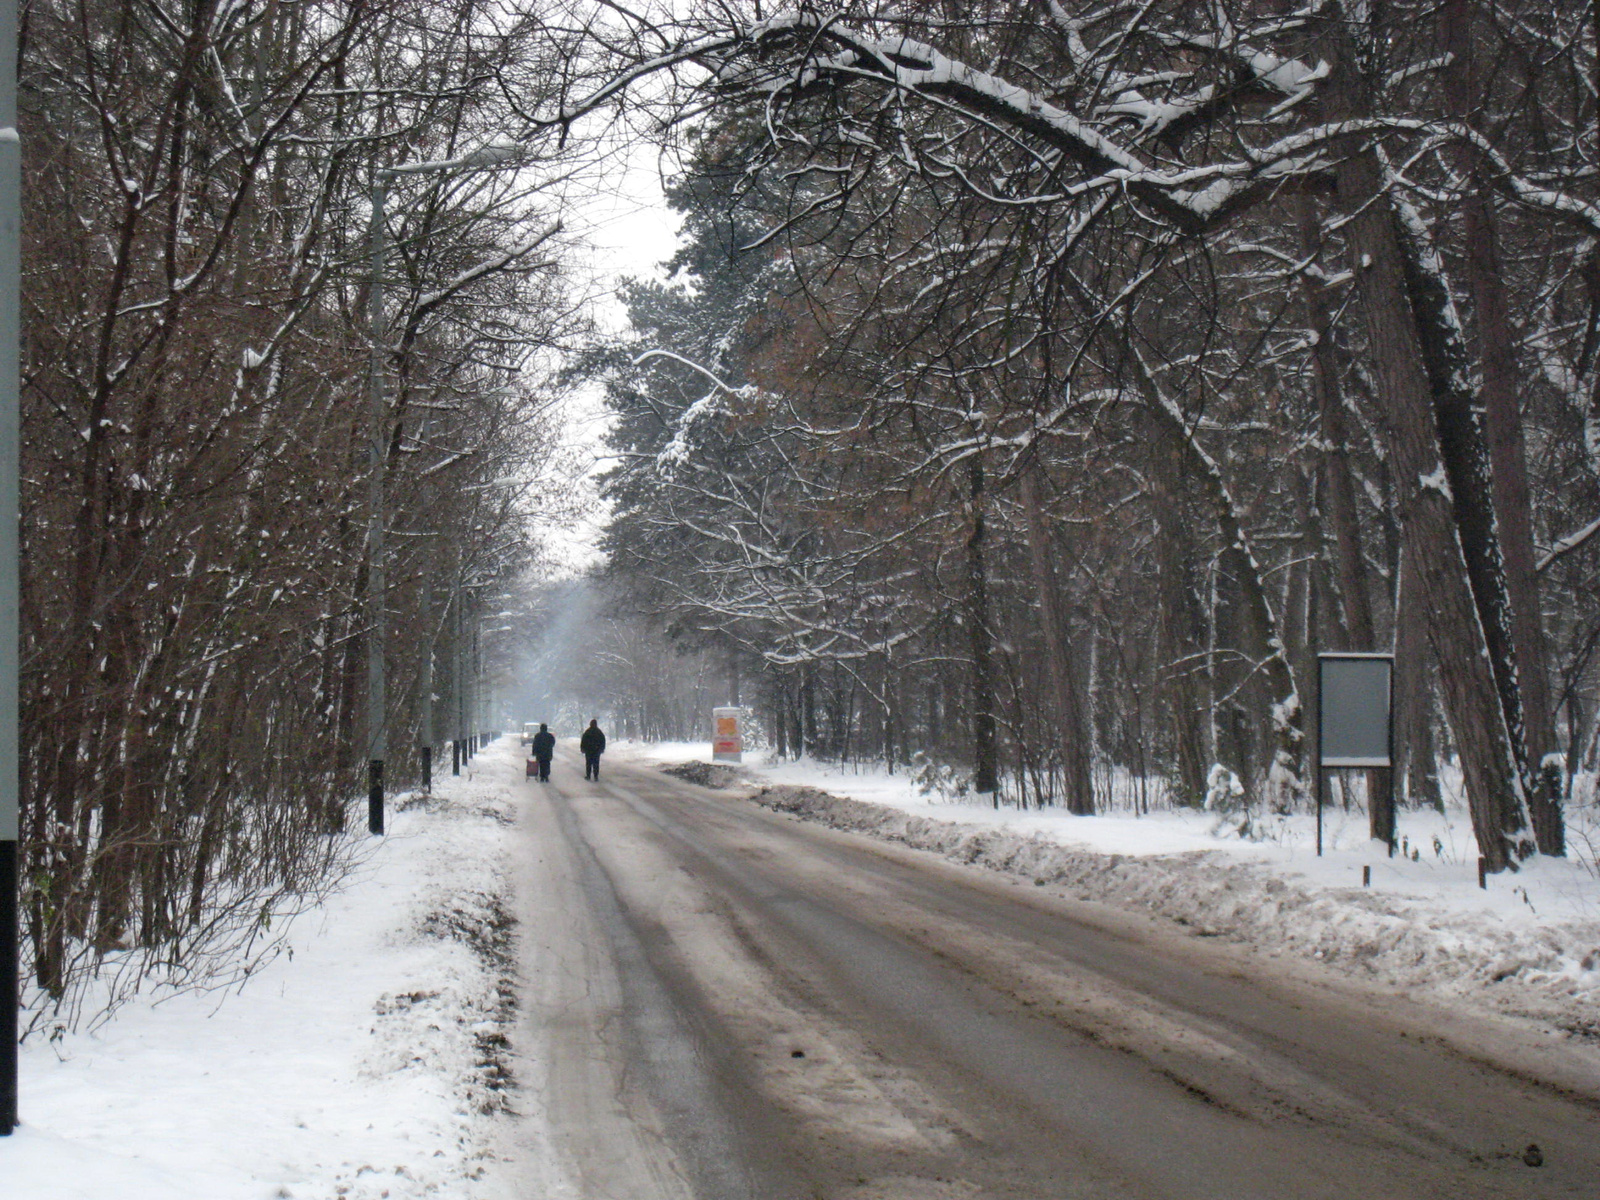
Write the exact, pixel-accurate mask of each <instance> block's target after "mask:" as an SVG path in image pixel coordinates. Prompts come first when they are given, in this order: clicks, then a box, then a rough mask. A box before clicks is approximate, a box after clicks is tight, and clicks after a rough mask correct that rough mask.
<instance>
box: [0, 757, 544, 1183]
mask: <svg viewBox="0 0 1600 1200" xmlns="http://www.w3.org/2000/svg"><path fill="white" fill-rule="evenodd" d="M520 771H521V767H520V761H519V760H518V759H517V757H516V754H515V747H514V746H510V745H509V743H508V742H502V743H500V744H499V745H497V746H495V747H491V748H490V750H488V751H486V752H485V753H484V754H482V755H480V756H479V757H478V759H477V760H476V762H475V763H474V764H473V767H472V768H471V769H470V770H469V773H468V774H465V775H463V776H462V777H461V778H459V779H452V778H450V777H448V776H446V777H445V778H444V779H442V780H440V781H439V786H438V789H437V794H436V795H435V796H434V797H433V798H431V799H429V798H424V797H417V796H412V797H401V798H399V799H398V802H397V803H394V804H392V805H391V808H390V812H389V823H388V824H389V836H388V837H386V838H385V839H383V840H382V841H381V842H378V841H374V842H373V843H372V844H371V848H370V851H369V852H368V854H367V855H366V857H365V858H364V860H363V861H362V862H361V864H360V866H359V867H358V868H357V870H356V871H355V873H354V874H353V875H352V876H351V877H350V878H348V879H347V880H346V881H345V882H344V885H343V887H342V888H341V889H339V890H338V891H336V892H335V893H334V894H333V895H332V896H331V897H330V898H329V899H328V901H327V902H326V904H324V905H323V906H322V907H321V908H320V909H316V910H313V911H311V912H309V913H306V914H305V915H303V916H302V917H300V918H299V919H298V920H297V921H296V922H295V924H294V925H293V926H292V927H291V929H290V931H289V936H288V949H287V951H286V953H285V954H283V955H282V956H280V957H279V958H278V959H276V960H275V961H273V962H271V963H268V964H267V965H266V966H265V967H263V968H262V969H261V970H260V971H258V972H257V973H256V974H255V976H254V977H253V978H252V979H251V980H250V981H249V982H248V983H247V984H246V985H245V986H244V987H243V988H241V989H235V990H230V991H229V992H227V993H222V994H218V993H209V994H202V993H181V994H176V995H167V996H164V997H162V996H155V997H147V998H143V999H139V1000H135V1001H133V1002H131V1003H129V1004H128V1005H126V1006H125V1007H124V1008H122V1009H121V1010H120V1011H119V1012H118V1013H117V1015H116V1017H115V1019H113V1020H112V1021H110V1022H108V1023H106V1024H104V1025H103V1026H101V1027H100V1028H99V1029H97V1030H95V1031H93V1032H87V1031H86V1032H80V1033H66V1032H61V1031H57V1033H56V1036H55V1037H54V1038H53V1039H51V1038H48V1037H46V1036H43V1035H38V1036H35V1037H33V1038H30V1039H29V1041H28V1042H27V1043H25V1044H24V1046H23V1051H22V1063H21V1109H22V1118H23V1122H24V1124H23V1126H22V1127H21V1128H20V1129H18V1130H17V1132H16V1133H15V1134H14V1135H13V1136H12V1137H10V1138H5V1139H0V1181H3V1182H0V1194H3V1195H4V1197H5V1200H235V1198H237V1200H410V1198H414V1197H442V1196H448V1197H451V1198H452V1200H480V1198H488V1197H498V1196H502V1195H504V1194H506V1189H504V1188H503V1187H501V1185H500V1182H499V1180H498V1179H497V1178H496V1176H495V1174H494V1171H495V1165H496V1159H495V1158H494V1156H493V1154H492V1152H490V1151H488V1150H486V1149H485V1147H487V1146H490V1145H492V1144H493V1143H494V1141H495V1139H496V1137H497V1134H498V1130H499V1127H500V1123H501V1117H500V1114H501V1113H502V1112H503V1111H505V1110H506V1108H507V1107H508V1105H507V1096H508V1094H509V1093H508V1088H509V1086H510V1083H511V1081H510V1079H509V1075H508V1073H507V1070H506V1067H505V1063H504V1057H505V1055H504V1051H505V1048H506V1033H505V1031H506V1027H507V1025H508V1024H509V1022H510V1020H511V1018H512V1016H513V1012H512V1010H513V1007H514V1003H515V992H514V987H513V982H512V978H511V976H512V964H511V957H510V956H511V953H512V950H511V939H512V934H513V930H512V926H511V921H510V918H509V916H508V912H509V909H508V900H507V891H508V887H509V884H508V873H507V867H508V856H509V852H510V849H511V846H512V830H511V828H510V823H511V820H512V796H513V794H514V792H513V788H514V786H515V784H516V782H517V781H518V779H519V776H520ZM361 816H364V813H359V814H358V813H357V812H356V811H355V809H354V808H352V819H359V818H360V817H361Z"/></svg>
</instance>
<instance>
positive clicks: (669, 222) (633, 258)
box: [547, 130, 680, 573]
mask: <svg viewBox="0 0 1600 1200" xmlns="http://www.w3.org/2000/svg"><path fill="white" fill-rule="evenodd" d="M618 132H619V134H620V132H621V131H620V130H618ZM666 168H667V169H668V170H669V171H670V169H671V165H670V162H667V163H666ZM662 170H663V160H662V158H661V152H660V149H659V147H657V146H655V145H654V144H652V143H650V142H648V141H646V140H644V139H642V138H635V139H629V140H626V141H624V140H622V138H621V137H620V136H619V137H618V138H617V139H616V145H615V148H614V149H613V150H612V151H611V152H610V153H609V154H608V155H607V156H606V157H605V158H604V159H603V160H602V162H601V163H600V164H599V165H598V166H597V167H596V169H595V170H594V171H593V172H592V173H591V174H590V175H589V177H588V178H586V179H584V180H582V181H578V182H575V183H574V184H572V185H570V187H569V188H568V190H567V195H566V197H565V200H564V204H563V211H562V220H563V222H564V223H565V226H566V228H567V229H568V230H570V231H571V232H572V233H573V234H575V235H577V236H579V237H581V238H582V240H583V241H584V242H586V243H587V244H588V246H589V247H590V248H591V249H590V253H589V254H588V255H587V256H580V257H579V259H578V260H577V262H576V263H575V264H574V265H575V271H576V273H577V275H578V278H577V279H576V280H575V282H576V283H577V286H578V288H579V289H580V290H582V291H585V292H587V293H588V294H589V295H590V296H591V297H592V298H593V299H592V304H593V316H594V319H595V321H596V323H597V325H598V327H599V330H600V332H602V333H622V332H623V331H624V330H625V329H626V327H627V317H626V314H625V313H624V311H623V309H622V306H621V304H620V303H618V302H617V300H616V289H617V285H618V284H619V283H620V282H621V280H622V279H623V278H626V277H634V278H652V277H654V278H660V277H661V275H662V272H661V270H660V267H659V264H660V263H662V262H663V261H665V260H666V259H668V258H670V257H672V255H673V253H674V252H675V251H676V249H677V247H678V225H679V223H680V218H679V217H678V216H677V214H675V213H673V212H672V211H671V210H670V209H669V208H668V207H667V204H666V200H665V198H664V197H663V195H662V191H661V174H662ZM606 420H607V416H606V413H605V411H604V405H603V402H602V400H601V397H600V394H599V391H598V389H597V390H595V391H594V392H593V393H590V394H586V395H580V396H578V397H576V398H575V399H574V401H573V402H572V403H571V405H570V406H569V410H568V412H567V414H566V422H565V431H566V436H567V438H568V439H569V440H570V442H571V443H572V444H573V445H574V446H575V447H576V448H577V449H578V450H579V452H580V453H583V452H595V451H598V449H599V444H600V438H601V435H602V434H603V433H604V430H605V424H606ZM606 465H607V463H606V461H605V460H601V459H596V461H595V463H594V466H593V468H592V470H591V472H590V478H591V479H592V476H593V474H594V473H595V472H598V471H600V470H604V469H605V467H606ZM584 482H585V484H587V483H588V482H589V480H588V479H586V480H585V481H584ZM604 520H605V512H604V510H603V509H602V508H601V507H600V505H599V501H598V498H596V501H595V504H594V506H593V508H592V509H591V515H590V516H589V518H588V519H586V520H583V521H580V522H578V523H577V524H576V525H574V526H571V527H556V528H551V529H549V530H547V542H548V544H549V546H550V550H551V552H552V555H553V556H554V557H555V559H556V561H557V562H558V563H560V564H562V565H563V566H564V567H565V568H566V570H567V571H570V572H572V573H577V572H580V571H582V570H585V569H586V568H588V567H591V566H593V565H595V564H596V563H597V562H598V561H599V555H598V554H597V553H596V552H595V550H594V542H595V539H596V537H597V535H598V534H599V531H600V527H601V525H602V524H603V523H604Z"/></svg>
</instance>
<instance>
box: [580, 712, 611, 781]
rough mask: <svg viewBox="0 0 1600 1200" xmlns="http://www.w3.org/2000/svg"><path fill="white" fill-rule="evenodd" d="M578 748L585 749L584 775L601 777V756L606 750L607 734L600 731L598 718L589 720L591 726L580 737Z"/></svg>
mask: <svg viewBox="0 0 1600 1200" xmlns="http://www.w3.org/2000/svg"><path fill="white" fill-rule="evenodd" d="M578 749H579V750H582V751H583V777H584V778H585V779H599V778H600V756H601V755H602V754H604V753H605V752H606V735H605V734H603V733H601V732H600V721H599V719H598V718H596V719H594V720H592V721H590V722H589V728H587V729H585V730H584V731H583V736H582V737H580V738H579V739H578Z"/></svg>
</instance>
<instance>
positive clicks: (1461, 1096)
mask: <svg viewBox="0 0 1600 1200" xmlns="http://www.w3.org/2000/svg"><path fill="white" fill-rule="evenodd" d="M612 757H613V758H614V757H615V756H612ZM527 787H528V789H529V791H530V792H531V793H534V800H533V802H532V803H530V804H528V805H527V806H526V808H525V810H524V811H525V820H524V832H525V834H526V837H527V853H526V856H525V858H524V863H523V867H524V875H523V878H522V879H521V880H520V881H519V884H520V892H521V897H522V905H523V920H524V929H525V930H526V931H527V932H526V942H527V944H526V958H527V961H526V976H527V978H528V980H529V988H530V994H529V996H528V997H527V1005H526V1016H525V1027H524V1029H523V1030H522V1035H521V1041H522V1044H523V1045H524V1047H525V1048H526V1053H527V1054H528V1056H529V1060H530V1061H529V1062H528V1063H526V1064H525V1066H524V1069H523V1072H522V1074H523V1077H524V1079H525V1080H527V1082H528V1084H529V1086H530V1087H532V1088H534V1089H535V1090H536V1091H538V1092H540V1093H541V1095H542V1101H543V1103H542V1105H541V1107H542V1108H543V1109H545V1110H546V1111H547V1112H548V1114H549V1118H548V1127H547V1128H545V1129H543V1130H542V1131H541V1132H540V1134H539V1140H540V1143H541V1144H540V1145H539V1146H537V1147H533V1146H530V1147H528V1148H527V1153H528V1158H529V1161H530V1163H532V1162H534V1161H537V1160H544V1161H545V1162H547V1163H548V1162H550V1161H551V1160H553V1161H554V1162H555V1163H556V1164H558V1166H557V1167H556V1168H555V1169H554V1170H551V1169H550V1168H549V1167H546V1168H544V1169H543V1170H541V1171H540V1172H538V1174H539V1177H538V1178H536V1179H530V1189H536V1190H530V1191H529V1192H528V1195H529V1196H530V1197H533V1196H550V1197H553V1198H554V1197H563V1196H566V1197H581V1198H583V1200H599V1198H607V1200H657V1198H660V1200H676V1198H679V1197H694V1198H703V1200H723V1198H734V1197H740V1198H743V1197H750V1198H752V1200H755V1198H759V1200H780V1198H788V1197H794V1198H801V1197H806V1198H810V1197H826V1198H829V1200H901V1198H904V1200H912V1198H916V1200H969V1198H970V1200H979V1198H993V1200H1001V1198H1012V1197H1016V1198H1027V1200H1046V1198H1048V1200H1079V1198H1084V1200H1087V1198H1091V1197H1092V1198H1106V1200H1110V1198H1116V1200H1144V1198H1146V1197H1163V1198H1166V1197H1170V1198H1172V1200H1205V1198H1209V1197H1216V1198H1219V1200H1221V1198H1227V1200H1245V1198H1252V1197H1259V1198H1262V1200H1286V1198H1289V1197H1329V1198H1330V1200H1333V1198H1337V1200H1353V1198H1356V1197H1374V1198H1378V1197H1381V1198H1383V1200H1412V1198H1422V1197H1441V1198H1443V1197H1450V1198H1452V1200H1456V1198H1460V1197H1473V1198H1487V1197H1499V1196H1507V1197H1509V1196H1518V1197H1527V1196H1539V1197H1545V1196H1550V1197H1556V1196H1574V1197H1577V1196H1582V1197H1585V1198H1592V1197H1593V1196H1594V1195H1595V1194H1596V1193H1595V1180H1596V1179H1600V1099H1597V1097H1600V1074H1597V1073H1596V1072H1595V1071H1594V1069H1593V1065H1592V1060H1590V1059H1587V1058H1577V1057H1573V1056H1571V1055H1570V1053H1569V1055H1568V1056H1567V1057H1559V1056H1557V1055H1554V1054H1551V1053H1549V1052H1548V1051H1545V1050H1542V1049H1541V1048H1540V1047H1538V1046H1537V1045H1535V1044H1533V1043H1532V1042H1530V1041H1528V1040H1527V1039H1528V1037H1530V1036H1531V1035H1523V1034H1519V1033H1518V1032H1517V1031H1515V1030H1512V1029H1509V1028H1505V1027H1489V1026H1474V1025H1468V1024H1466V1023H1464V1019H1462V1018H1450V1017H1446V1016H1444V1015H1442V1014H1438V1013H1435V1012H1433V1011H1431V1010H1428V1009H1425V1008H1422V1007H1419V1006H1414V1005H1411V1004H1409V1003H1408V1002H1405V1001H1401V1000H1394V999H1389V1000H1379V999H1376V997H1379V996H1380V995H1381V994H1380V993H1376V992H1365V991H1362V990H1359V989H1355V988H1352V987H1349V986H1346V985H1335V984H1333V983H1331V982H1327V981H1320V980H1316V979H1307V978H1299V979H1295V978H1291V977H1288V976H1284V975H1281V974H1274V975H1272V976H1271V978H1267V977H1265V975H1264V972H1262V970H1261V968H1262V967H1263V966H1264V965H1265V963H1266V960H1260V959H1257V958H1255V957H1253V956H1252V955H1250V954H1249V953H1248V952H1244V951H1240V950H1238V949H1236V948H1231V947H1225V946H1219V945H1216V944H1215V943H1208V942H1205V941H1200V940H1197V939H1194V938H1189V937H1183V936H1181V935H1180V934H1179V933H1177V932H1176V931H1171V930H1168V929H1165V928H1162V927H1160V926H1158V925H1156V924H1154V923H1151V922H1148V921H1145V920H1143V919H1133V918H1122V917H1119V916H1118V915H1117V914H1115V913H1111V912H1109V911H1108V910H1106V909H1104V908H1101V907H1098V906H1092V905H1083V904H1078V903H1075V902H1073V901H1071V900H1070V899H1068V898H1066V897H1064V896H1060V895H1056V894H1053V891H1052V889H1044V888H1038V889H1036V888H1030V887H1019V886H1017V885H1015V884H1012V883H1009V882H1007V881H1006V880H1005V879H1004V878H1002V877H999V876H997V875H994V874H992V873H988V872H984V871H980V870H976V869H969V868H962V867H959V866H954V865H952V864H949V863H947V862H945V861H943V860H941V859H938V858H935V857H933V856H931V855H926V854H921V853H918V852H915V851H910V850H906V849H903V848H900V847H897V846H894V845H892V844H886V843H883V842H879V841H872V840H868V839H864V838H859V837H856V836H853V835H849V834H844V833H840V832H837V831H834V830H830V829H827V828H825V827H821V826H818V825H814V824H808V823H805V822H803V821H800V820H798V819H796V818H793V817H789V816H786V815H780V814H776V813H773V812H771V811H768V810H766V809H762V808H758V807H757V806H755V805H753V804H750V803H749V802H747V801H741V800H732V799H728V798H726V797H722V796H719V795H717V794H715V793H712V792H708V791H706V790H704V789H701V788H696V787H693V786H692V785H689V784H685V783H681V782H679V781H677V780H674V779H670V778H668V777H665V776H663V775H661V774H660V773H659V772H657V771H654V770H650V769H644V768H638V767H631V768H630V767H628V766H625V765H623V764H621V763H613V761H612V759H611V758H608V760H607V777H606V779H605V780H604V781H603V782H602V783H601V784H598V785H596V784H589V783H585V782H583V781H582V779H581V773H580V772H579V770H578V769H577V767H576V765H575V759H574V758H573V757H572V755H571V752H570V751H569V750H567V749H565V748H564V749H563V751H562V756H561V757H558V760H557V770H556V780H555V782H554V783H553V784H552V785H550V786H549V787H548V788H539V787H538V785H536V784H528V785H527ZM535 789H537V791H535ZM1272 970H1273V971H1274V972H1282V971H1284V970H1287V968H1285V967H1283V966H1282V965H1281V964H1277V963H1274V964H1272ZM1512 1062H1514V1063H1516V1064H1518V1071H1517V1073H1516V1074H1513V1073H1512V1072H1511V1071H1509V1070H1506V1069H1504V1068H1503V1067H1501V1066H1496V1065H1495V1064H1496V1063H1512ZM1541 1079H1543V1080H1544V1081H1541ZM1532 1146H1537V1151H1534V1150H1532V1149H1530V1147H1532ZM1534 1163H1537V1164H1539V1165H1530V1164H1534ZM530 1170H532V1168H531V1167H530Z"/></svg>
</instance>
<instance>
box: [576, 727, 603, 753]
mask: <svg viewBox="0 0 1600 1200" xmlns="http://www.w3.org/2000/svg"><path fill="white" fill-rule="evenodd" d="M605 748H606V735H605V734H603V733H601V732H600V727H599V726H597V725H591V726H589V728H587V729H585V730H584V731H583V736H582V737H580V738H579V739H578V749H579V750H582V751H583V752H584V753H585V754H600V753H603V752H604V751H605Z"/></svg>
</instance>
